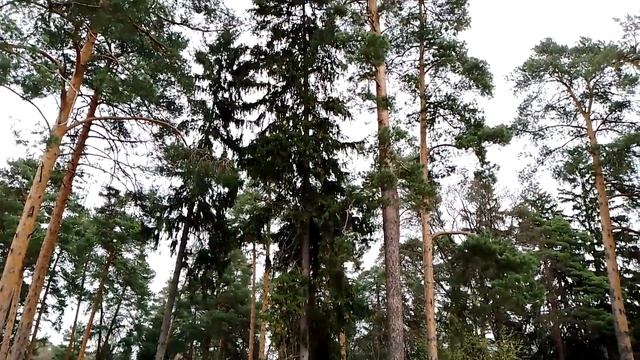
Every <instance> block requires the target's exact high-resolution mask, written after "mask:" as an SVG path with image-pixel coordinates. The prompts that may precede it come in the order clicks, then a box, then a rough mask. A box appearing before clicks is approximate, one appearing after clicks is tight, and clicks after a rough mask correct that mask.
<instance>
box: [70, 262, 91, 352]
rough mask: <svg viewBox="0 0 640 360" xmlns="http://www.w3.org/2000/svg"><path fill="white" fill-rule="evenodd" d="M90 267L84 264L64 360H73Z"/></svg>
mask: <svg viewBox="0 0 640 360" xmlns="http://www.w3.org/2000/svg"><path fill="white" fill-rule="evenodd" d="M88 266H89V262H87V263H85V264H84V268H83V269H82V280H81V281H80V294H79V295H78V306H77V307H76V315H75V317H74V318H73V325H71V333H70V334H69V345H67V352H66V355H65V356H64V360H71V355H72V353H73V343H74V340H75V336H76V328H77V327H78V316H79V315H80V306H81V305H82V290H83V289H84V282H85V280H86V276H87V267H88Z"/></svg>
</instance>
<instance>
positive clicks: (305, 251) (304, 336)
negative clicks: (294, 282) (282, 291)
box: [299, 219, 311, 360]
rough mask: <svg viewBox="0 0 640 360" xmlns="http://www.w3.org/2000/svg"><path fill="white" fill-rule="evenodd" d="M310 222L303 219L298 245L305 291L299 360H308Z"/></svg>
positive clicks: (301, 318)
mask: <svg viewBox="0 0 640 360" xmlns="http://www.w3.org/2000/svg"><path fill="white" fill-rule="evenodd" d="M309 221H310V220H309V219H305V220H304V222H303V225H302V227H303V234H302V239H301V240H302V241H301V244H300V252H301V253H300V257H301V260H302V261H301V269H300V271H301V273H302V281H303V283H304V285H303V286H304V289H305V300H304V304H303V309H302V315H301V316H300V355H299V359H300V360H309V340H310V339H309V310H310V305H311V304H310V301H309V300H310V299H309V298H310V295H311V291H310V282H311V238H310V234H309V231H310V222H309Z"/></svg>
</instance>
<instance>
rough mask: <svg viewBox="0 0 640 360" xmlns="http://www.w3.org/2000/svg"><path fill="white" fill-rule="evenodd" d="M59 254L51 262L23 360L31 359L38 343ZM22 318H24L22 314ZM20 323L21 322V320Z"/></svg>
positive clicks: (59, 252)
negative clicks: (39, 330)
mask: <svg viewBox="0 0 640 360" xmlns="http://www.w3.org/2000/svg"><path fill="white" fill-rule="evenodd" d="M60 254H61V251H58V255H56V259H55V260H54V261H53V265H51V272H50V275H49V280H47V286H46V287H45V289H44V294H43V295H42V300H40V310H39V311H38V317H37V318H36V323H35V325H34V326H33V334H32V335H31V341H30V342H29V349H28V351H27V353H26V355H25V360H30V359H31V356H32V355H33V351H34V350H35V348H36V344H37V342H38V329H40V322H41V321H42V316H44V312H45V311H46V309H47V297H48V296H49V290H51V284H52V283H53V279H54V278H55V270H56V268H57V267H58V261H59V260H60ZM22 316H23V317H24V314H23V315H22ZM20 321H21V322H22V320H20ZM14 346H15V344H14Z"/></svg>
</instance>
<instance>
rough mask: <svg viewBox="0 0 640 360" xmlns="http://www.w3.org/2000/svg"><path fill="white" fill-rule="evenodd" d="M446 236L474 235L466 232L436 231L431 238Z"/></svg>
mask: <svg viewBox="0 0 640 360" xmlns="http://www.w3.org/2000/svg"><path fill="white" fill-rule="evenodd" d="M448 235H465V236H474V235H476V234H475V233H474V232H471V231H468V230H448V231H438V232H436V233H434V234H433V236H432V237H433V238H434V239H435V238H437V237H440V236H448Z"/></svg>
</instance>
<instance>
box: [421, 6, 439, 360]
mask: <svg viewBox="0 0 640 360" xmlns="http://www.w3.org/2000/svg"><path fill="white" fill-rule="evenodd" d="M418 11H419V13H420V14H419V16H420V27H421V28H423V27H424V25H425V16H424V0H419V1H418ZM424 57H425V44H424V40H420V49H419V59H418V96H419V98H420V116H419V117H420V164H421V165H422V179H423V181H424V183H425V184H428V183H429V145H428V131H429V123H428V119H427V92H426V70H425V59H424ZM423 200H424V202H423V204H422V209H421V211H420V221H421V225H422V266H423V275H424V315H425V321H426V327H427V329H426V331H427V334H426V335H427V336H426V345H427V359H429V360H438V334H437V332H436V304H435V302H436V297H435V280H434V276H433V234H432V233H431V206H432V204H433V201H432V199H430V198H427V199H423Z"/></svg>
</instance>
